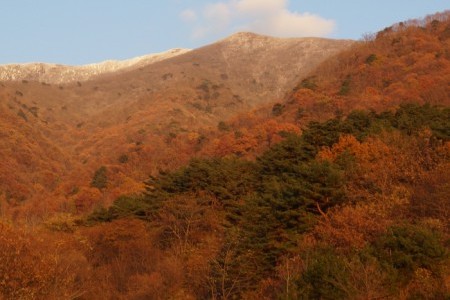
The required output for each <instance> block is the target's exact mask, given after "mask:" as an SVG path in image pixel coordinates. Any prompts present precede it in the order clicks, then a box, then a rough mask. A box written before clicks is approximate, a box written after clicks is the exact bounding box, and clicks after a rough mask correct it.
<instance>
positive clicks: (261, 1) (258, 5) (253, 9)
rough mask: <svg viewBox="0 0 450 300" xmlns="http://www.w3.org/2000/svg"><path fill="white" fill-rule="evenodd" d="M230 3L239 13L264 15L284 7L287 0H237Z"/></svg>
mask: <svg viewBox="0 0 450 300" xmlns="http://www.w3.org/2000/svg"><path fill="white" fill-rule="evenodd" d="M230 4H231V5H233V6H234V7H235V8H236V10H237V11H238V12H239V13H241V14H246V15H248V16H265V15H270V14H272V13H273V12H277V11H280V10H283V9H285V8H286V6H287V4H288V3H287V0H239V1H230Z"/></svg>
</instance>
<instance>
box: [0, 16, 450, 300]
mask: <svg viewBox="0 0 450 300" xmlns="http://www.w3.org/2000/svg"><path fill="white" fill-rule="evenodd" d="M449 82H450V12H444V13H438V14H435V15H432V16H428V17H426V18H424V19H422V20H412V21H407V22H401V23H398V24H395V25H393V26H391V27H388V28H386V29H384V30H382V31H380V32H378V33H377V34H374V35H372V36H367V38H365V39H364V40H363V41H359V42H352V41H333V40H324V39H274V38H270V37H265V36H259V35H255V34H251V33H240V34H236V35H233V36H231V37H229V38H227V39H224V40H221V41H218V42H217V43H214V44H211V45H208V46H205V47H202V48H200V49H195V50H192V51H189V52H186V53H184V54H180V55H177V56H174V57H171V58H168V59H164V60H160V61H158V62H154V63H152V64H148V65H145V66H142V67H139V68H137V69H136V68H132V69H127V70H125V69H123V70H119V71H117V72H108V73H103V74H99V75H96V76H95V77H92V78H91V79H90V80H87V81H79V80H77V81H74V82H69V83H58V84H54V83H52V84H50V83H47V82H38V81H33V80H26V79H22V80H18V81H3V82H0V158H1V159H0V245H1V247H0V298H1V299H65V298H70V299H75V298H77V299H97V298H101V299H166V298H168V297H169V298H170V299H285V298H286V299H300V298H301V299H381V298H389V299H448V298H449V295H450V265H449V264H450V263H449V256H448V254H449V250H450V249H449V240H450V223H449V217H450V216H449V212H450V201H449V200H450V198H449V196H448V195H449V193H450V185H449V182H450V100H449V99H450V85H449ZM361 275H363V276H361Z"/></svg>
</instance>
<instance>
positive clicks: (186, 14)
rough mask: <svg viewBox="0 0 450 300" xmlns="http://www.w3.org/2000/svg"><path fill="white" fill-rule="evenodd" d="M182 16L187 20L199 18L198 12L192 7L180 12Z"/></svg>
mask: <svg viewBox="0 0 450 300" xmlns="http://www.w3.org/2000/svg"><path fill="white" fill-rule="evenodd" d="M180 18H181V19H182V20H183V21H185V22H194V21H196V20H197V13H196V12H195V11H194V10H192V9H186V10H183V11H182V12H181V13H180Z"/></svg>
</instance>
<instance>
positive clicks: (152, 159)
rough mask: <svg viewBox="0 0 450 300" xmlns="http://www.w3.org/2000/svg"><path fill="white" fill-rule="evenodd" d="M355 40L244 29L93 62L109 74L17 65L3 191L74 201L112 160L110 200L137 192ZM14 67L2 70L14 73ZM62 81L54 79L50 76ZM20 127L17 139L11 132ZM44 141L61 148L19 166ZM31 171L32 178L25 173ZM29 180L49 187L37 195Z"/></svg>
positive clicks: (7, 116)
mask: <svg viewBox="0 0 450 300" xmlns="http://www.w3.org/2000/svg"><path fill="white" fill-rule="evenodd" d="M353 43H354V41H350V40H329V39H320V38H291V39H279V38H272V37H267V36H261V35H256V34H252V33H238V34H235V35H233V36H231V37H229V38H226V39H223V40H221V41H218V42H216V43H213V44H211V45H208V46H205V47H202V48H199V49H195V50H191V51H181V50H180V51H176V52H173V53H169V54H167V55H166V56H164V55H160V56H157V57H156V58H155V59H156V60H157V61H152V62H151V63H150V64H148V63H147V62H148V61H149V59H133V60H131V63H130V61H129V62H125V63H121V64H120V66H122V67H121V68H119V69H117V70H116V71H113V72H110V71H111V70H112V69H114V68H115V67H114V64H110V65H112V67H108V68H103V69H102V68H101V67H99V65H97V66H96V67H95V68H93V67H92V66H91V67H87V70H90V71H89V72H91V71H92V70H95V72H97V70H103V71H105V72H101V73H95V72H94V71H92V72H91V73H89V72H88V73H89V75H88V76H93V77H91V78H90V79H89V80H85V81H83V79H85V78H87V77H86V76H87V75H86V74H87V73H85V72H84V71H82V72H81V73H80V72H75V73H70V72H71V71H70V70H73V67H72V68H71V67H69V69H66V67H61V68H62V69H59V70H63V73H58V68H56V69H54V70H53V71H51V72H50V71H49V72H47V73H44V72H41V73H39V72H38V73H36V72H35V71H33V69H30V68H27V67H19V68H21V70H23V71H24V72H25V71H26V70H28V73H23V75H22V76H23V77H20V78H19V77H15V78H16V79H19V80H8V81H6V80H5V81H3V82H2V83H1V84H2V86H1V90H2V93H1V95H0V99H1V100H0V109H1V110H2V114H1V117H0V118H2V119H3V121H4V122H5V128H8V129H9V130H10V132H11V135H9V136H8V137H7V138H5V139H4V140H3V141H2V143H3V145H4V146H3V147H2V149H3V150H2V151H3V153H2V154H4V155H5V156H6V157H11V159H10V160H9V161H8V162H7V163H6V162H5V163H6V165H5V166H4V167H3V169H4V170H14V169H16V170H20V171H19V172H17V173H16V174H13V175H12V176H13V177H14V176H16V177H17V176H18V177H17V178H15V179H10V180H6V178H5V180H4V181H3V182H2V183H1V186H2V190H3V191H4V192H3V195H6V196H5V197H6V198H8V199H10V200H9V201H10V202H11V203H13V202H15V201H17V200H18V199H20V201H19V202H22V203H25V204H26V203H33V201H24V200H25V199H28V200H29V199H30V198H36V197H37V198H39V197H43V196H44V195H45V194H46V193H47V192H51V193H53V194H54V195H55V194H56V195H58V196H55V197H53V199H61V201H62V202H63V203H73V201H75V198H76V199H78V198H82V197H81V196H80V195H81V194H83V193H72V192H73V191H74V190H80V189H81V190H83V188H84V189H85V190H86V189H87V190H89V186H90V181H91V178H92V176H93V174H94V172H95V170H96V169H98V168H99V167H100V166H102V165H105V166H108V170H109V173H110V174H109V178H110V181H111V185H110V187H111V188H110V189H106V191H105V192H104V193H103V196H102V197H103V199H104V201H106V202H110V201H112V200H113V199H114V198H115V197H116V196H117V195H119V194H121V193H126V192H134V191H137V190H139V189H140V188H141V184H140V183H141V182H142V181H143V180H145V178H147V176H148V175H149V174H156V173H157V172H158V170H160V169H167V168H169V169H172V168H174V167H177V166H180V165H181V164H183V163H185V162H186V161H188V160H189V158H190V157H192V155H194V153H195V152H196V151H198V150H199V148H201V147H202V143H204V141H205V138H206V137H207V136H208V134H209V132H211V131H215V130H216V128H217V126H218V124H219V123H220V122H221V121H226V120H228V119H230V118H233V117H235V116H237V115H238V114H241V113H244V112H248V111H251V110H252V109H256V108H258V107H260V106H264V105H266V104H268V103H272V102H274V101H276V100H277V99H281V98H283V97H284V96H285V94H286V93H287V92H288V91H290V90H292V88H293V87H294V86H295V85H296V83H297V82H298V81H299V80H301V79H302V78H303V77H304V76H306V74H308V73H309V72H311V71H312V70H313V69H314V68H315V67H316V66H317V65H319V64H320V63H321V62H323V61H324V60H325V59H327V58H329V57H330V56H332V55H335V54H337V53H338V52H340V51H342V50H344V49H346V48H348V47H349V46H351V45H352V44H353ZM182 52H183V53H182ZM173 54H176V55H173ZM163 57H164V59H162V58H163ZM150 60H151V57H150ZM136 62H137V63H136ZM116 65H117V64H116ZM100 66H105V64H100ZM80 68H82V67H80ZM85 68H86V67H85ZM106 70H108V72H106ZM8 72H9V71H8V69H5V72H2V74H4V75H3V76H5V77H8V78H12V77H13V74H15V73H14V72H15V71H14V72H13V73H8ZM67 74H73V75H70V76H68V75H67ZM93 74H95V76H94V75H93ZM47 75H48V77H45V76H47ZM45 78H46V79H45ZM61 78H64V80H63V82H61V83H58V84H56V83H49V82H48V81H52V80H53V81H55V82H60V80H62V79H61ZM68 79H70V80H71V81H70V82H66V80H68ZM24 132H27V135H26V136H25V137H23V138H21V139H20V141H22V142H21V143H20V142H18V141H17V139H16V138H12V137H13V136H19V135H23V134H24ZM32 145H33V146H32ZM48 145H52V146H53V147H54V149H55V150H54V151H55V152H51V154H50V155H39V157H38V158H36V160H34V159H31V158H30V159H29V160H28V164H29V166H28V167H26V166H24V165H23V164H22V161H23V159H24V157H30V156H33V155H32V153H40V152H42V153H45V152H46V149H50V148H49V146H48ZM35 147H38V148H39V149H35ZM7 149H16V151H13V152H10V151H9V150H7ZM32 149H33V150H32ZM121 157H122V158H123V159H122V161H123V160H127V162H126V163H121V162H120V161H119V158H121ZM125 157H126V159H125ZM41 160H42V161H41ZM143 161H145V163H142V162H143ZM62 162H63V163H62ZM50 165H51V166H53V167H52V168H49V167H47V166H50ZM39 166H42V168H43V169H39ZM27 169H28V170H33V171H28V172H35V173H33V174H34V175H33V176H29V175H30V174H28V175H26V173H27ZM44 169H45V170H47V171H48V172H44ZM34 170H35V171H34ZM4 174H7V173H4ZM8 174H9V173H8ZM44 174H47V175H45V176H44ZM50 174H51V176H50ZM5 176H8V175H5ZM19 177H20V178H19ZM13 183H14V184H13ZM33 184H35V185H36V184H39V186H40V187H41V189H42V190H43V191H46V192H42V193H39V194H35V193H33V187H32V186H33ZM13 186H14V187H13ZM13 191H14V192H13ZM90 191H91V192H92V190H90ZM86 193H88V192H86ZM94 194H95V193H94ZM92 197H94V196H92V195H91V196H90V197H87V198H92ZM97 198H98V197H97ZM80 201H81V200H80ZM96 201H99V200H98V199H97V200H96ZM102 201H103V200H102ZM55 202H57V201H56V200H55ZM39 203H40V202H39ZM61 205H62V206H64V205H63V204H61ZM20 207H24V204H22V205H21V206H20ZM43 209H44V208H43ZM44 210H45V209H44ZM34 211H35V212H36V211H37V209H36V208H34Z"/></svg>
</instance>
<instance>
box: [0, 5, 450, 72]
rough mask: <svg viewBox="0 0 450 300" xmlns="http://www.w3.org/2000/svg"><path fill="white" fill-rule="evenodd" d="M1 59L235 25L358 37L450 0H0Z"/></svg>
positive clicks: (143, 47) (178, 38)
mask: <svg viewBox="0 0 450 300" xmlns="http://www.w3.org/2000/svg"><path fill="white" fill-rule="evenodd" d="M0 4H1V6H0V36H1V38H2V42H1V46H0V64H5V63H22V62H36V61H42V62H53V63H63V64H72V65H79V64H86V63H93V62H99V61H103V60H106V59H126V58H131V57H135V56H139V55H144V54H148V53H155V52H161V51H164V50H167V49H170V48H177V47H180V48H196V47H200V46H203V45H206V44H208V43H211V42H214V41H216V40H218V39H221V38H224V37H226V36H228V35H230V34H232V33H234V32H237V31H254V32H258V33H262V34H268V35H273V36H280V37H291V36H292V37H294V36H322V37H329V38H349V39H359V38H361V36H362V35H363V34H365V33H373V32H376V31H378V30H381V29H383V28H384V27H387V26H390V25H392V24H393V23H396V22H400V21H404V20H408V19H412V18H420V17H424V16H425V15H427V14H431V13H434V12H438V11H443V10H447V9H450V0H378V1H373V0H371V1H370V0H290V1H289V0H217V1H209V0H161V1H154V0H0Z"/></svg>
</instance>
